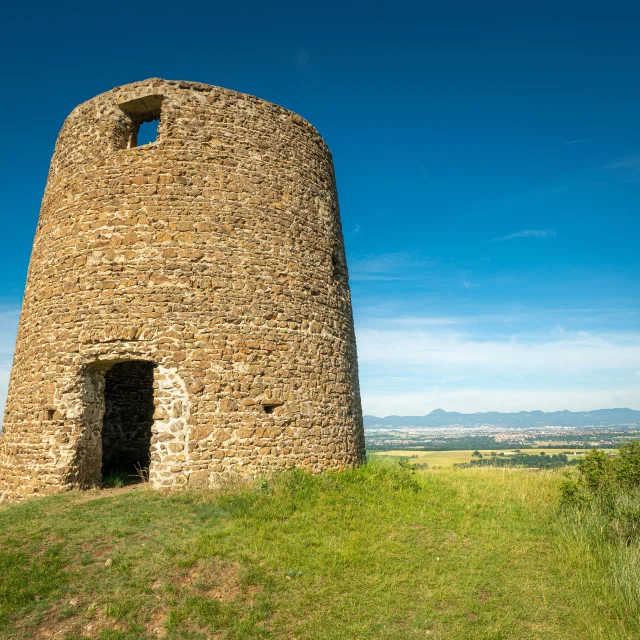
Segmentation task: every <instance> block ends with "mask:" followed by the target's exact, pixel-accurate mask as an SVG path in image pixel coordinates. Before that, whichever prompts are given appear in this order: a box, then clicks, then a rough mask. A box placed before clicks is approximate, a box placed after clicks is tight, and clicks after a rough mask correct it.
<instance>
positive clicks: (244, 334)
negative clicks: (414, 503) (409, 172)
mask: <svg viewBox="0 0 640 640" xmlns="http://www.w3.org/2000/svg"><path fill="white" fill-rule="evenodd" d="M156 120H157V121H159V123H158V134H157V139H156V141H155V142H151V143H149V144H145V145H142V146H138V144H137V139H138V131H139V128H140V126H141V125H142V124H143V123H146V122H150V121H156ZM3 429H4V430H3V434H2V436H1V437H0V496H4V497H16V496H19V495H25V494H29V493H49V492H54V491H60V490H64V489H68V488H72V487H89V486H94V485H96V484H98V483H100V481H101V478H102V474H103V473H106V472H108V471H121V472H131V473H134V472H135V471H134V467H141V468H145V467H148V469H149V479H150V482H151V485H152V486H153V487H174V486H183V485H197V486H202V485H206V484H208V483H210V482H212V481H214V480H215V478H216V477H218V476H219V475H220V474H237V475H240V476H253V475H255V474H258V473H264V472H268V471H272V470H278V469H285V468H287V467H292V466H297V467H304V468H306V469H309V470H311V471H314V472H319V471H322V470H324V469H339V468H342V467H349V466H353V465H356V464H357V463H359V462H360V461H361V460H362V459H363V457H364V434H363V427H362V410H361V406H360V393H359V387H358V370H357V359H356V345H355V338H354V331H353V319H352V313H351V301H350V294H349V284H348V277H347V267H346V262H345V254H344V245H343V237H342V230H341V225H340V214H339V209H338V199H337V194H336V186H335V178H334V172H333V165H332V161H331V154H330V153H329V150H328V149H327V146H326V145H325V143H324V141H323V140H322V138H321V137H320V136H319V135H318V133H317V132H316V130H315V129H314V128H313V127H312V126H311V125H310V124H309V123H308V122H306V121H305V120H303V119H302V118H301V117H299V116H298V115H296V114H294V113H292V112H290V111H287V110H285V109H283V108H281V107H279V106H277V105H274V104H271V103H269V102H265V101H264V100H260V99H258V98H255V97H253V96H248V95H243V94H240V93H236V92H233V91H228V90H226V89H221V88H218V87H213V86H209V85H204V84H199V83H193V82H173V81H165V80H160V79H150V80H145V81H143V82H137V83H134V84H130V85H126V86H123V87H117V88H115V89H113V90H112V91H109V92H107V93H104V94H102V95H99V96H98V97H96V98H93V99H92V100H89V101H88V102H85V103H84V104H81V105H80V106H79V107H77V108H76V109H74V111H73V112H72V113H71V115H70V116H69V117H68V118H67V120H66V122H65V123H64V126H63V127H62V130H61V132H60V135H59V137H58V141H57V144H56V148H55V152H54V155H53V159H52V162H51V169H50V172H49V178H48V183H47V187H46V190H45V195H44V200H43V203H42V209H41V213H40V220H39V223H38V228H37V232H36V236H35V240H34V245H33V252H32V255H31V263H30V266H29V274H28V278H27V286H26V290H25V295H24V301H23V307H22V315H21V318H20V328H19V332H18V341H17V345H16V351H15V356H14V363H13V369H12V372H11V380H10V384H9V395H8V401H7V407H6V412H5V418H4V426H3Z"/></svg>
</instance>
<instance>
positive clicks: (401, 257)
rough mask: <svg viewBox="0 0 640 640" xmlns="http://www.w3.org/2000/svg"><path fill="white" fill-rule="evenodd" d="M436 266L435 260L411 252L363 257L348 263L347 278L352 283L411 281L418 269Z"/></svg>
mask: <svg viewBox="0 0 640 640" xmlns="http://www.w3.org/2000/svg"><path fill="white" fill-rule="evenodd" d="M436 265H437V262H436V261H435V260H433V259H431V258H427V257H424V256H422V255H420V254H418V253H411V252H403V251H399V252H397V253H383V254H377V255H365V256H360V257H356V258H354V259H352V260H350V261H349V277H350V280H352V281H354V282H356V281H370V280H381V281H385V280H388V281H394V280H412V279H414V278H415V277H416V274H417V273H420V272H419V270H420V269H424V268H426V267H434V266H436Z"/></svg>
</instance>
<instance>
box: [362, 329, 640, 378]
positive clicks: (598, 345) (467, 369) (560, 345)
mask: <svg viewBox="0 0 640 640" xmlns="http://www.w3.org/2000/svg"><path fill="white" fill-rule="evenodd" d="M357 338H358V359H359V361H360V363H361V364H362V365H363V366H365V367H366V366H372V367H374V366H384V367H389V366H395V367H398V366H422V365H424V366H425V367H430V368H432V370H435V371H439V372H440V373H445V372H446V373H455V374H456V375H472V374H473V375H488V374H495V373H497V372H499V373H501V374H504V373H507V374H511V375H513V376H517V375H520V376H528V375H530V374H547V375H548V374H555V373H557V372H558V371H562V372H564V373H567V374H580V373H585V372H587V371H596V372H598V371H600V372H605V371H623V370H624V371H636V370H637V369H638V368H640V334H635V333H632V334H622V333H618V334H604V333H603V334H593V333H586V332H574V333H571V332H566V331H560V332H557V331H556V332H550V333H549V334H546V335H543V336H538V337H536V338H531V337H528V336H518V335H516V336H506V337H505V338H504V339H502V340H497V339H488V340H482V339H478V338H474V337H472V336H469V335H468V334H466V333H460V332H458V331H453V330H446V329H434V330H433V331H425V330H422V329H419V328H417V329H408V330H401V329H396V328H391V329H376V328H361V329H358V330H357Z"/></svg>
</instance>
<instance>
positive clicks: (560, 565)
mask: <svg viewBox="0 0 640 640" xmlns="http://www.w3.org/2000/svg"><path fill="white" fill-rule="evenodd" d="M561 478H562V476H561V474H553V473H532V472H527V471H523V470H495V469H493V470H487V469H481V470H441V471H435V472H425V473H422V474H419V475H415V474H412V473H411V471H409V470H407V469H401V468H399V467H392V466H391V465H389V464H386V465H385V464H380V463H378V464H370V465H367V466H365V467H363V468H361V469H358V470H356V471H348V472H344V473H342V474H326V475H324V476H321V477H311V476H309V475H308V474H305V473H302V472H292V473H288V474H285V475H283V476H280V477H277V478H275V479H274V480H273V481H269V482H267V481H259V482H257V483H256V484H255V486H253V487H250V488H245V489H231V488H230V489H229V490H227V491H225V492H220V493H217V494H214V493H204V492H203V493H178V494H173V495H163V494H159V493H156V492H152V491H149V490H148V489H147V488H145V487H140V488H137V489H134V490H122V491H113V492H111V494H101V493H99V492H96V493H93V494H92V493H84V494H81V493H75V494H68V495H65V496H57V497H51V498H45V499H40V500H33V501H30V502H27V503H24V504H20V505H13V506H4V507H0V637H2V638H34V637H35V638H45V637H55V638H67V639H71V638H92V639H94V638H98V639H101V640H107V639H112V640H115V639H137V640H140V639H142V638H157V637H166V638H189V639H194V640H195V639H204V638H229V639H237V640H240V639H248V638H287V639H293V638H295V639H314V640H330V639H341V638H345V639H350V640H351V639H365V638H366V639H371V638H375V639H388V640H398V639H404V638H434V639H436V638H437V639H445V638H446V639H456V640H459V639H478V640H480V639H482V640H493V639H495V640H497V639H502V638H513V639H518V640H521V639H528V638H531V639H533V638H544V639H545V640H554V639H561V638H562V639H569V638H571V639H575V638H607V639H608V638H637V637H639V635H638V633H639V627H638V624H637V621H635V622H634V621H629V620H626V621H623V620H622V619H621V616H624V611H623V612H622V613H621V614H619V613H618V610H619V608H616V601H615V598H614V597H613V595H612V594H610V593H608V592H607V591H606V590H605V589H606V587H605V586H603V585H605V582H604V581H603V580H602V578H603V577H604V574H605V572H606V567H603V566H601V565H600V564H598V561H597V560H596V559H594V558H592V557H590V556H589V552H588V548H581V549H580V550H579V553H576V552H574V550H572V548H571V547H570V545H569V543H568V542H567V540H568V539H567V537H566V535H562V534H561V533H560V531H559V528H558V524H557V523H558V520H557V508H556V505H557V501H558V485H559V482H560V480H561Z"/></svg>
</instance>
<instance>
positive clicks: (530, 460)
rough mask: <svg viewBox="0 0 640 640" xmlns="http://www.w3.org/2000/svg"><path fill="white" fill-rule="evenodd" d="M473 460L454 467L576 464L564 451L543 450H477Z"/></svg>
mask: <svg viewBox="0 0 640 640" xmlns="http://www.w3.org/2000/svg"><path fill="white" fill-rule="evenodd" d="M471 455H472V456H473V458H474V459H473V460H471V461H470V462H463V463H460V464H456V465H454V466H456V467H462V468H469V467H526V468H528V469H556V468H558V467H567V466H570V465H575V464H578V459H577V458H572V459H571V460H570V459H569V457H568V456H567V455H566V454H565V453H554V454H553V455H547V454H546V453H545V452H544V451H543V452H541V453H540V454H537V453H516V454H514V455H512V456H511V455H510V456H506V455H505V454H504V453H499V454H496V452H495V451H492V452H491V455H488V456H483V455H482V454H481V453H480V452H479V451H474V452H473V453H472V454H471Z"/></svg>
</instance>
